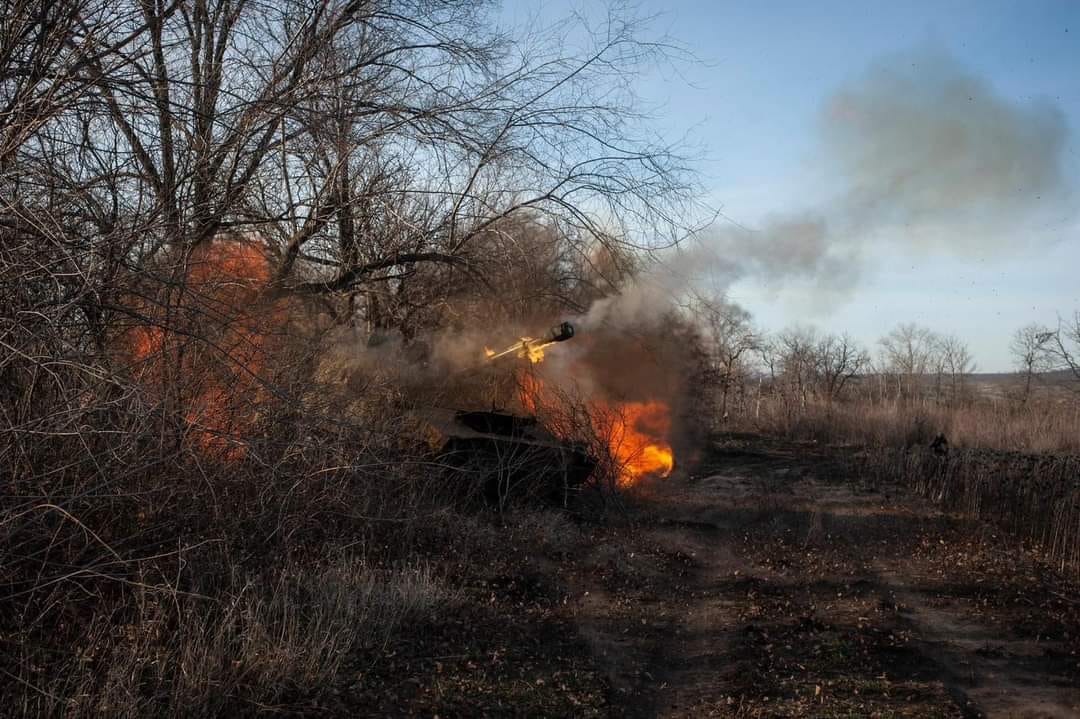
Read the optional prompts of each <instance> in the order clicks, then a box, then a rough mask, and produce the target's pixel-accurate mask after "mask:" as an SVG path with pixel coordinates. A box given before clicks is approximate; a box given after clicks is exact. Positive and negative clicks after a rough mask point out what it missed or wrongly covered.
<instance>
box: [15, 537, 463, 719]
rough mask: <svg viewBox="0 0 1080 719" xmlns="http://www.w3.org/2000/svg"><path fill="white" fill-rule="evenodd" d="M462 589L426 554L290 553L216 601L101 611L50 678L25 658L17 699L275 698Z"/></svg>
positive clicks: (113, 712) (75, 712)
mask: <svg viewBox="0 0 1080 719" xmlns="http://www.w3.org/2000/svg"><path fill="white" fill-rule="evenodd" d="M453 598H454V595H453V593H452V592H451V591H449V590H448V589H447V588H446V587H445V586H444V585H443V583H442V582H441V581H440V580H439V579H438V578H437V577H436V576H435V575H434V574H433V572H432V571H431V569H430V568H429V567H427V566H424V565H418V566H407V567H401V568H397V569H393V570H385V569H374V568H371V567H369V566H368V565H367V564H365V562H364V561H363V560H362V559H359V558H357V557H355V556H348V555H344V556H342V557H340V558H338V559H335V560H332V561H330V562H328V563H326V564H325V565H324V566H320V567H307V566H301V565H299V564H290V565H288V566H286V567H285V568H284V569H282V570H281V571H280V572H279V573H278V576H276V577H272V578H268V579H262V580H259V579H254V578H253V579H249V580H247V581H244V582H242V583H240V585H239V587H238V588H237V589H236V591H235V592H234V593H230V594H228V595H225V596H220V597H219V598H218V599H217V600H216V601H208V600H197V601H188V600H186V599H183V598H181V597H171V598H169V599H170V600H171V601H167V602H156V601H147V602H144V603H142V604H141V605H140V607H139V611H138V613H137V615H136V616H134V617H132V618H131V620H130V621H127V622H123V623H119V624H116V623H113V622H111V621H108V618H107V617H104V616H101V615H99V617H97V618H95V621H94V622H93V623H92V625H91V626H90V627H89V628H88V629H87V632H86V634H87V635H88V638H90V639H91V641H88V642H87V643H86V644H85V645H83V646H82V647H80V651H79V652H76V653H73V655H72V656H71V657H70V659H69V660H68V662H67V663H66V664H65V665H64V666H63V671H52V672H49V674H48V675H47V676H46V677H44V681H43V678H42V677H39V676H35V675H34V674H33V672H32V671H31V668H32V666H33V665H32V664H31V663H25V664H23V672H22V674H23V675H22V676H17V675H16V676H15V677H13V679H15V682H14V683H13V684H11V685H10V686H9V689H11V690H14V692H13V694H14V695H15V696H10V695H9V697H8V699H9V703H7V704H6V705H7V706H8V707H19V712H18V713H19V714H22V715H27V716H37V715H42V716H68V717H72V716H74V717H78V716H86V717H91V716H123V717H128V716H130V717H142V716H150V715H153V716H208V715H215V714H223V713H236V712H243V713H250V712H253V711H254V710H256V709H267V708H271V707H273V706H274V705H275V703H277V702H279V701H285V700H292V701H295V700H296V699H297V698H298V697H299V698H303V697H308V696H317V695H318V694H319V693H320V692H321V691H323V690H325V689H326V688H327V687H329V686H330V685H331V684H332V682H333V680H334V678H335V677H336V676H337V675H338V673H339V672H340V671H341V668H342V663H343V662H345V661H347V660H349V659H351V658H354V657H355V656H356V652H357V651H358V650H363V649H369V650H370V649H381V648H383V647H384V645H385V644H386V643H387V642H388V641H390V639H391V638H392V637H393V636H394V633H395V632H396V631H397V630H398V628H399V627H400V625H401V624H402V623H403V622H406V621H417V620H422V619H428V618H430V617H431V616H432V615H433V614H434V613H435V612H437V611H439V610H442V609H445V608H446V607H447V605H449V604H450V603H452V601H453ZM116 609H117V610H118V611H122V609H121V608H120V607H116ZM30 689H32V690H30ZM20 690H24V691H20Z"/></svg>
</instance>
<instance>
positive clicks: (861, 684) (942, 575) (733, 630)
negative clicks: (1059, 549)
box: [559, 438, 1080, 717]
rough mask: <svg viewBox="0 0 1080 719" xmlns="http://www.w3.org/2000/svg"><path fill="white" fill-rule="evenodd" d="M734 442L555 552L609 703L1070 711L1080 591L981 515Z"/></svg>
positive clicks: (806, 456)
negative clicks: (572, 549)
mask: <svg viewBox="0 0 1080 719" xmlns="http://www.w3.org/2000/svg"><path fill="white" fill-rule="evenodd" d="M835 468H836V465H835V464H834V463H833V462H832V461H831V460H830V458H829V454H828V453H827V452H824V451H818V450H817V449H816V448H814V447H812V446H808V445H807V446H794V445H788V444H781V443H774V442H766V441H763V440H748V439H746V438H743V439H738V438H731V439H728V440H726V441H723V442H720V443H719V444H717V445H716V446H715V447H714V448H713V450H712V451H711V452H710V453H709V454H708V456H707V457H706V458H705V460H704V461H703V462H702V463H701V465H700V466H699V467H697V468H696V469H695V470H694V472H693V473H692V474H691V475H690V476H682V477H674V478H672V479H670V480H668V481H667V482H665V483H663V484H661V485H659V486H657V487H656V488H655V489H654V490H653V494H652V496H650V497H649V498H647V500H646V501H645V502H644V506H645V509H643V510H642V511H643V512H644V515H645V516H644V517H643V518H642V519H641V521H638V522H635V523H634V528H633V529H627V528H622V529H611V530H609V531H608V530H605V531H603V532H601V533H600V535H599V536H597V537H595V538H594V540H595V541H593V542H592V543H591V544H590V545H589V547H590V549H589V550H588V551H587V553H586V555H585V557H584V558H583V559H582V560H581V561H579V562H575V563H574V565H573V566H572V567H561V568H560V571H559V574H560V575H561V576H560V580H561V582H562V583H563V585H564V586H565V587H566V588H567V590H568V594H569V596H570V597H571V601H570V603H569V605H568V606H567V607H566V612H567V614H569V615H570V617H572V621H573V622H574V623H575V624H576V626H577V628H578V631H579V634H580V635H581V636H582V637H584V639H585V641H586V643H587V644H588V647H589V649H590V651H591V654H592V656H593V658H594V661H595V662H596V664H597V665H598V668H599V672H600V675H601V677H602V679H603V681H604V683H605V684H606V686H607V687H608V699H607V702H608V705H609V707H610V710H611V713H612V715H615V716H641V717H646V716H747V717H756V716H798V717H801V716H829V717H831V716H916V717H933V716H942V717H978V716H989V717H1011V716H1018V717H1019V716H1022V717H1072V716H1080V665H1078V661H1080V654H1078V650H1080V643H1078V641H1077V640H1078V637H1077V633H1078V631H1080V619H1078V616H1080V607H1078V601H1080V596H1078V595H1077V594H1075V586H1074V585H1072V586H1071V585H1069V584H1068V583H1066V582H1065V581H1064V580H1062V579H1061V578H1059V577H1058V576H1057V575H1056V574H1055V573H1054V572H1052V571H1050V570H1048V569H1046V568H1045V567H1042V566H1040V565H1039V564H1037V563H1036V562H1034V561H1033V560H1032V559H1031V557H1030V556H1029V555H1028V554H1026V553H1023V552H1021V551H1020V550H1019V549H1016V548H1013V545H1014V543H1013V542H1012V541H1011V540H1008V539H1006V538H1004V537H1001V536H998V535H997V534H996V533H995V532H994V531H993V530H991V529H989V528H986V527H977V526H973V525H971V524H968V523H966V522H962V521H960V520H958V519H956V518H954V517H950V516H948V515H945V514H943V513H942V512H940V511H939V510H937V509H935V508H934V507H933V506H931V505H930V504H929V503H927V502H925V501H922V500H920V499H918V498H913V497H910V496H908V495H906V494H905V493H903V492H899V491H897V490H896V489H895V488H888V487H884V488H883V487H866V486H862V487H860V486H859V485H858V484H857V483H856V482H853V481H850V480H842V479H840V478H838V477H837V476H836V472H835Z"/></svg>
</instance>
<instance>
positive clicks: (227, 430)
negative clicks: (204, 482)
mask: <svg viewBox="0 0 1080 719" xmlns="http://www.w3.org/2000/svg"><path fill="white" fill-rule="evenodd" d="M270 277H271V269H270V263H269V261H268V259H267V257H266V255H265V253H264V252H263V249H262V248H261V246H260V245H259V244H258V243H257V242H253V241H230V240H214V241H212V242H209V243H206V244H204V245H202V246H200V247H199V248H197V249H196V250H195V251H194V252H193V254H192V257H191V258H190V264H189V266H188V269H187V283H186V285H185V289H184V293H183V294H182V295H180V297H179V299H174V300H173V302H174V305H173V306H172V307H171V308H170V310H169V312H170V316H169V317H166V314H165V310H164V309H162V307H160V306H156V305H151V306H149V307H146V308H143V309H144V311H145V314H146V315H147V316H148V317H149V319H150V321H151V322H154V323H157V324H154V325H144V326H137V327H134V328H132V329H131V330H130V331H129V332H128V334H127V341H126V345H127V350H128V353H129V355H130V357H131V360H132V363H133V367H134V368H135V369H136V374H137V376H138V377H139V378H140V380H141V381H142V383H143V384H144V385H145V386H147V387H148V388H151V387H152V388H155V389H158V390H159V391H161V392H162V393H163V396H168V395H169V394H175V396H176V397H177V399H178V400H179V401H180V402H182V407H183V409H182V411H183V415H184V419H185V420H186V422H187V424H188V426H189V427H190V435H189V436H190V437H191V438H192V439H193V440H194V442H195V444H196V445H197V446H199V447H200V448H201V449H202V450H203V451H205V452H208V453H213V454H215V455H217V456H219V457H222V458H224V459H227V460H233V459H239V458H241V457H243V456H244V454H245V452H246V450H245V447H244V446H243V445H241V444H239V443H237V442H236V441H235V440H234V439H233V437H235V435H237V434H239V433H241V432H243V431H244V430H247V429H249V428H250V427H251V425H252V423H253V422H254V417H255V410H254V407H255V406H257V404H258V401H259V399H260V397H259V395H260V394H261V392H262V387H261V384H260V383H259V381H258V379H257V377H258V375H259V373H260V372H261V371H262V370H263V369H264V367H265V364H266V352H267V348H266V346H265V345H266V340H267V337H268V336H269V334H270V333H271V330H272V328H271V323H276V322H278V321H280V319H281V318H280V317H278V316H277V315H278V314H279V312H278V311H277V310H276V309H274V308H271V310H270V311H269V312H266V311H263V312H259V311H258V310H256V309H255V307H256V305H257V303H258V301H259V298H260V294H261V292H262V290H263V288H265V287H266V285H267V283H268V282H269V280H270ZM263 309H265V308H263ZM187 325H190V326H187ZM181 330H183V331H181ZM192 336H198V337H200V338H202V339H203V340H209V341H206V342H205V344H193V343H192V342H191V341H190V337H192ZM169 388H172V392H170V391H169Z"/></svg>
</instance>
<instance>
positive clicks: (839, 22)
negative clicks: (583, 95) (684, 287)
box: [504, 0, 1080, 371]
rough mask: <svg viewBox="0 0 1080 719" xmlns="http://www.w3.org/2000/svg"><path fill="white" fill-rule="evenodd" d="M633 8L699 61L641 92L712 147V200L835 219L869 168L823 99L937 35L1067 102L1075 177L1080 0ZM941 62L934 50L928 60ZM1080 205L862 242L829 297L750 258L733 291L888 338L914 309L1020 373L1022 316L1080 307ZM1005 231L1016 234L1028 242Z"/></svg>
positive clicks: (519, 6) (975, 60)
mask: <svg viewBox="0 0 1080 719" xmlns="http://www.w3.org/2000/svg"><path fill="white" fill-rule="evenodd" d="M597 7H598V5H596V4H592V3H588V2H576V3H575V2H564V1H563V0H560V1H558V2H555V1H552V2H546V3H542V4H541V3H525V2H518V3H512V2H509V0H508V2H507V5H506V7H504V13H506V14H507V15H508V17H511V18H513V17H520V16H522V15H524V14H527V13H538V14H539V15H540V17H542V18H548V17H550V18H551V19H552V20H555V19H556V18H558V17H560V16H562V15H565V13H566V12H567V11H568V10H569V9H577V10H580V11H582V12H584V13H585V14H586V15H588V14H589V13H592V12H595V10H596V8H597ZM638 11H639V12H640V13H643V14H653V13H656V14H657V17H656V18H655V19H654V21H653V24H652V28H653V29H654V30H655V31H658V32H661V33H665V32H666V33H667V34H669V35H670V36H672V37H673V38H674V39H676V40H678V41H679V42H681V43H682V44H684V45H685V46H686V47H687V48H688V49H689V50H690V51H691V52H692V53H694V54H695V55H696V56H697V58H698V59H699V60H700V63H697V64H689V65H682V66H680V72H679V74H673V73H671V72H655V73H652V74H650V75H649V76H647V77H643V78H641V82H640V85H639V90H640V92H641V95H642V97H643V98H644V99H645V101H646V102H647V103H648V104H649V105H651V106H652V107H654V108H655V110H654V115H655V117H656V122H657V125H658V127H659V128H660V130H661V131H662V132H663V133H665V134H666V135H669V136H671V137H681V136H682V135H684V134H685V133H687V132H689V138H690V140H691V141H692V144H693V145H694V146H695V147H700V148H701V153H700V157H699V158H698V168H699V170H700V171H701V173H702V179H703V183H704V185H705V187H706V188H707V192H708V199H709V202H710V203H711V204H713V205H714V206H716V207H719V208H721V209H722V211H723V213H724V215H725V216H726V217H728V218H731V219H732V220H734V221H737V222H738V223H740V224H743V225H746V226H747V227H750V228H755V229H757V228H760V227H762V226H763V225H764V224H766V223H767V222H768V218H769V217H770V216H777V215H785V214H791V213H801V212H810V213H817V212H824V213H825V215H826V216H828V215H829V213H830V209H829V208H830V207H831V206H833V205H834V204H835V198H836V197H838V196H842V195H844V194H845V193H850V192H853V191H857V190H858V187H857V185H858V180H852V179H851V178H850V177H845V176H844V175H843V174H842V173H837V172H836V168H835V167H834V166H832V165H831V164H830V161H829V158H828V157H827V155H828V151H827V148H825V147H824V146H823V140H822V136H823V130H822V124H823V118H827V117H828V115H827V113H826V111H825V109H826V107H828V105H829V103H830V101H831V100H832V99H833V98H834V97H836V95H837V93H838V92H840V91H842V90H843V89H844V88H849V89H850V88H852V87H856V88H857V87H859V86H860V83H864V84H865V83H866V82H867V81H866V79H865V78H866V77H867V73H868V72H869V71H870V69H871V68H873V67H875V66H876V65H879V64H881V63H882V62H886V63H887V62H890V60H889V58H892V62H901V61H903V58H905V57H907V55H905V54H911V53H913V52H915V53H917V52H919V51H920V49H926V48H932V49H933V51H934V52H939V53H943V54H945V55H947V56H948V57H949V58H950V59H949V64H950V67H952V66H953V65H955V68H957V72H963V73H966V74H969V75H970V76H972V77H975V78H978V79H979V80H980V81H981V82H983V83H985V85H986V87H987V88H988V89H987V92H988V94H990V95H992V96H993V97H994V98H996V100H997V101H1000V103H1002V104H1003V105H1005V106H1007V107H1008V108H1011V110H1009V111H1010V112H1011V111H1012V110H1015V112H1017V113H1027V112H1031V111H1032V110H1031V108H1032V107H1034V106H1036V105H1039V106H1041V107H1044V108H1045V107H1048V106H1052V107H1053V108H1056V110H1055V111H1054V112H1060V113H1061V115H1062V117H1063V120H1064V126H1065V128H1066V130H1065V133H1064V135H1065V139H1064V144H1063V146H1060V147H1059V148H1058V149H1056V150H1055V157H1056V160H1055V161H1056V162H1058V163H1059V164H1060V166H1061V170H1062V173H1063V175H1064V179H1063V182H1062V185H1063V186H1065V187H1068V188H1077V187H1080V181H1078V180H1080V142H1078V140H1077V135H1076V133H1077V128H1078V127H1080V72H1078V71H1080V3H1078V2H1064V1H1063V2H988V1H980V2H905V3H886V2H705V1H702V0H669V1H668V2H656V1H655V0H650V1H648V2H643V3H640V4H639V5H638ZM897 58H900V60H897ZM935 71H936V70H935V68H934V67H933V66H931V65H929V64H928V65H927V66H926V69H925V70H922V69H917V70H915V72H916V73H918V72H926V73H934V72H935ZM1020 159H1021V160H1023V157H1022V156H1021V157H1020ZM1014 160H1015V158H1014ZM1003 162H1006V163H1007V162H1009V160H1007V159H1006V160H1003ZM931 171H932V168H931ZM1071 205H1072V203H1070V202H1068V201H1066V202H1064V203H1061V202H1059V203H1058V204H1057V205H1056V206H1054V207H1052V208H1050V209H1049V210H1048V211H1047V212H1046V213H1043V214H1041V215H1040V216H1039V218H1038V220H1037V221H1035V220H1034V219H1033V220H1032V221H1031V222H1018V223H1017V226H1016V227H1011V228H1009V229H1002V230H1001V233H1003V234H1002V237H1000V238H999V239H998V240H996V241H995V242H993V243H990V244H989V245H988V249H987V251H985V252H983V251H982V250H981V247H982V244H981V240H980V238H979V237H977V236H973V237H961V236H960V235H962V234H963V233H965V232H967V233H976V234H977V233H979V232H981V231H982V229H979V228H980V227H982V228H985V227H986V226H988V225H989V226H993V223H996V222H997V220H996V219H995V218H989V217H988V218H987V224H986V225H982V226H979V225H978V223H977V222H976V223H974V224H973V223H971V222H968V223H967V224H965V225H963V226H955V227H954V226H949V225H947V224H946V225H942V226H941V227H938V228H937V231H938V233H939V236H944V235H948V236H949V237H950V238H952V239H954V240H955V243H954V242H952V241H951V240H950V241H945V240H941V241H935V242H929V243H914V244H910V245H909V244H908V243H907V242H906V241H905V240H896V241H885V240H882V241H881V242H877V243H876V244H870V245H866V246H863V247H862V249H861V255H860V256H861V259H860V262H861V263H862V269H861V272H860V273H859V278H858V281H857V282H856V283H855V285H854V286H853V287H852V288H850V290H849V291H847V292H845V293H843V295H842V296H841V297H839V298H838V299H834V300H833V301H829V302H825V303H823V302H819V301H815V300H814V299H813V298H812V297H811V296H810V295H811V294H812V288H809V287H807V286H805V284H800V283H799V282H789V281H787V280H786V279H784V278H780V279H777V278H772V279H770V280H767V279H763V278H760V277H758V276H756V275H755V274H754V273H749V274H747V275H746V276H744V277H742V278H741V279H739V280H738V281H736V282H735V283H734V284H732V285H731V286H730V289H729V292H730V294H731V296H732V297H733V298H734V299H736V300H737V301H739V302H740V303H741V304H743V305H744V306H745V307H746V308H747V309H749V310H750V311H751V312H752V313H753V315H754V317H755V318H756V320H757V321H758V323H759V324H761V325H762V326H763V327H765V328H768V329H780V328H782V327H784V326H786V325H790V324H795V323H802V324H812V325H815V326H817V327H818V328H820V329H823V330H828V331H848V332H851V333H852V334H853V335H854V336H856V337H857V338H858V339H859V340H861V341H862V342H863V343H865V344H866V345H868V346H870V347H871V348H872V349H876V341H877V339H878V338H879V337H880V336H882V335H884V334H885V333H886V332H888V331H889V329H891V328H892V327H893V326H894V325H895V324H897V323H899V322H905V321H915V322H919V323H920V324H924V325H927V326H929V327H931V328H932V329H935V330H937V331H940V332H946V333H955V334H957V335H958V336H960V337H961V338H963V339H964V340H966V341H967V342H968V344H969V346H970V347H971V349H972V351H973V352H974V354H975V356H976V359H977V361H978V364H979V369H980V370H982V371H1003V370H1007V369H1009V368H1010V365H1011V360H1010V357H1009V353H1008V344H1009V338H1010V335H1011V333H1012V332H1013V331H1014V330H1015V329H1016V328H1017V327H1020V326H1021V325H1023V324H1025V323H1028V322H1032V321H1040V322H1044V323H1050V324H1054V323H1056V321H1057V316H1058V314H1062V315H1070V314H1072V312H1074V311H1076V310H1078V309H1080V282H1078V275H1080V270H1078V269H1077V268H1080V222H1078V220H1077V215H1075V214H1073V213H1072V211H1071ZM822 208H825V209H824V210H823V209H822ZM967 219H968V220H970V219H971V218H970V217H969V218H967ZM998 224H1000V223H998ZM943 227H944V228H946V229H945V230H943V229H942V228H943ZM894 229H895V228H894ZM879 230H880V228H879ZM874 232H877V234H879V235H881V236H882V237H884V236H885V235H887V234H888V232H886V231H885V230H880V231H878V230H875V231H874ZM874 232H871V234H874ZM942 233H944V235H943V234H942ZM1004 233H1014V234H1015V235H1016V237H1015V241H1014V238H1013V237H1011V236H1008V235H1007V234H1004ZM875 242H876V241H875ZM958 247H959V248H962V249H957V248H958ZM868 248H869V249H868Z"/></svg>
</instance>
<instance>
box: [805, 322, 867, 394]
mask: <svg viewBox="0 0 1080 719" xmlns="http://www.w3.org/2000/svg"><path fill="white" fill-rule="evenodd" d="M815 354H816V364H817V371H818V374H819V376H820V382H821V385H822V394H823V395H824V397H825V399H826V401H827V402H830V403H831V402H833V401H835V400H836V399H837V398H838V397H840V396H841V394H842V393H843V391H844V388H845V387H846V386H847V384H848V382H849V381H851V380H852V379H853V378H855V377H857V376H858V375H860V374H861V373H863V372H865V371H866V369H867V368H868V367H869V366H870V354H869V353H868V352H867V351H866V350H865V349H863V348H862V347H859V345H858V344H857V343H856V342H855V340H853V339H852V338H851V337H850V336H849V335H847V334H842V335H826V336H825V337H822V338H821V339H820V340H818V343H817V347H816V350H815Z"/></svg>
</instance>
